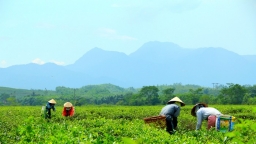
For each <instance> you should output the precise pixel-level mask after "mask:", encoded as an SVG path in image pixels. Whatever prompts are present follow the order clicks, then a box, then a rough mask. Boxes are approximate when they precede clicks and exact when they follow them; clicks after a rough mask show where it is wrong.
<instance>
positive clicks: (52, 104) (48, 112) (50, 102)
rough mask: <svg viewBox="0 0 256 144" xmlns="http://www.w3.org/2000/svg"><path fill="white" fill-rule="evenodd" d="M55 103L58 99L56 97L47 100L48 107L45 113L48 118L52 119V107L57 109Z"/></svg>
mask: <svg viewBox="0 0 256 144" xmlns="http://www.w3.org/2000/svg"><path fill="white" fill-rule="evenodd" d="M55 104H56V101H55V100H54V99H51V100H49V101H48V102H47V104H46V107H45V113H44V115H45V118H46V119H48V118H49V119H50V118H51V117H52V115H51V109H52V110H53V111H55V107H54V106H55Z"/></svg>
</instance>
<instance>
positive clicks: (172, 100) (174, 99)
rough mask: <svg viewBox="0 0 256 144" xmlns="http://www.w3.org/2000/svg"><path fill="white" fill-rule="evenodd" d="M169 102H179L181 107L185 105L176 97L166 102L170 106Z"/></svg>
mask: <svg viewBox="0 0 256 144" xmlns="http://www.w3.org/2000/svg"><path fill="white" fill-rule="evenodd" d="M171 102H179V103H180V105H181V106H185V103H184V102H183V101H182V100H180V98H178V97H174V98H172V99H171V100H169V101H168V102H167V104H170V103H171Z"/></svg>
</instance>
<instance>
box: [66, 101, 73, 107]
mask: <svg viewBox="0 0 256 144" xmlns="http://www.w3.org/2000/svg"><path fill="white" fill-rule="evenodd" d="M64 107H72V103H70V102H66V103H64Z"/></svg>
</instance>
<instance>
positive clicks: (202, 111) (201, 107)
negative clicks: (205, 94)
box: [191, 103, 222, 130]
mask: <svg viewBox="0 0 256 144" xmlns="http://www.w3.org/2000/svg"><path fill="white" fill-rule="evenodd" d="M191 115H192V116H194V117H197V124H196V130H199V129H201V125H202V121H203V120H207V122H208V127H207V128H208V129H210V128H212V127H215V122H216V115H222V114H221V112H220V111H219V110H217V109H215V108H212V107H208V105H207V104H205V103H197V104H196V105H194V106H193V108H192V109H191Z"/></svg>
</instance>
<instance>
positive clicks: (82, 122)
mask: <svg viewBox="0 0 256 144" xmlns="http://www.w3.org/2000/svg"><path fill="white" fill-rule="evenodd" d="M213 107H215V108H217V109H219V110H220V111H221V112H222V113H223V114H230V115H233V116H235V117H236V118H237V121H236V123H235V130H234V131H232V132H227V133H222V132H217V131H216V130H210V131H207V130H206V121H205V122H204V124H203V128H202V130H200V131H195V127H196V118H194V117H192V116H191V115H190V110H191V108H192V105H190V106H185V107H182V109H181V114H180V116H179V117H178V122H179V123H178V127H179V129H178V131H177V132H176V133H175V134H174V135H169V134H168V133H167V132H166V131H165V130H164V129H162V128H160V127H157V126H154V125H147V124H145V123H144V121H143V118H145V117H149V116H156V115H158V114H159V112H160V110H161V108H162V106H82V107H76V108H75V109H76V113H75V116H73V117H62V115H61V111H62V107H57V108H56V112H53V115H52V119H50V120H45V119H44V118H43V117H41V115H40V112H41V107H39V106H33V107H32V106H31V107H29V106H16V107H11V106H6V107H3V106H2V107H1V113H0V143H2V144H5V143H6V144H10V143H36V144H38V143H42V144H45V143H62V144H63V143H79V144H83V143H84V144H90V143H129V144H133V143H134V144H135V143H174V142H175V143H203V144H205V143H256V140H255V133H256V108H255V107H253V106H247V105H243V106H241V105H239V106H238V105H237V106H230V105H215V106H213Z"/></svg>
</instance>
